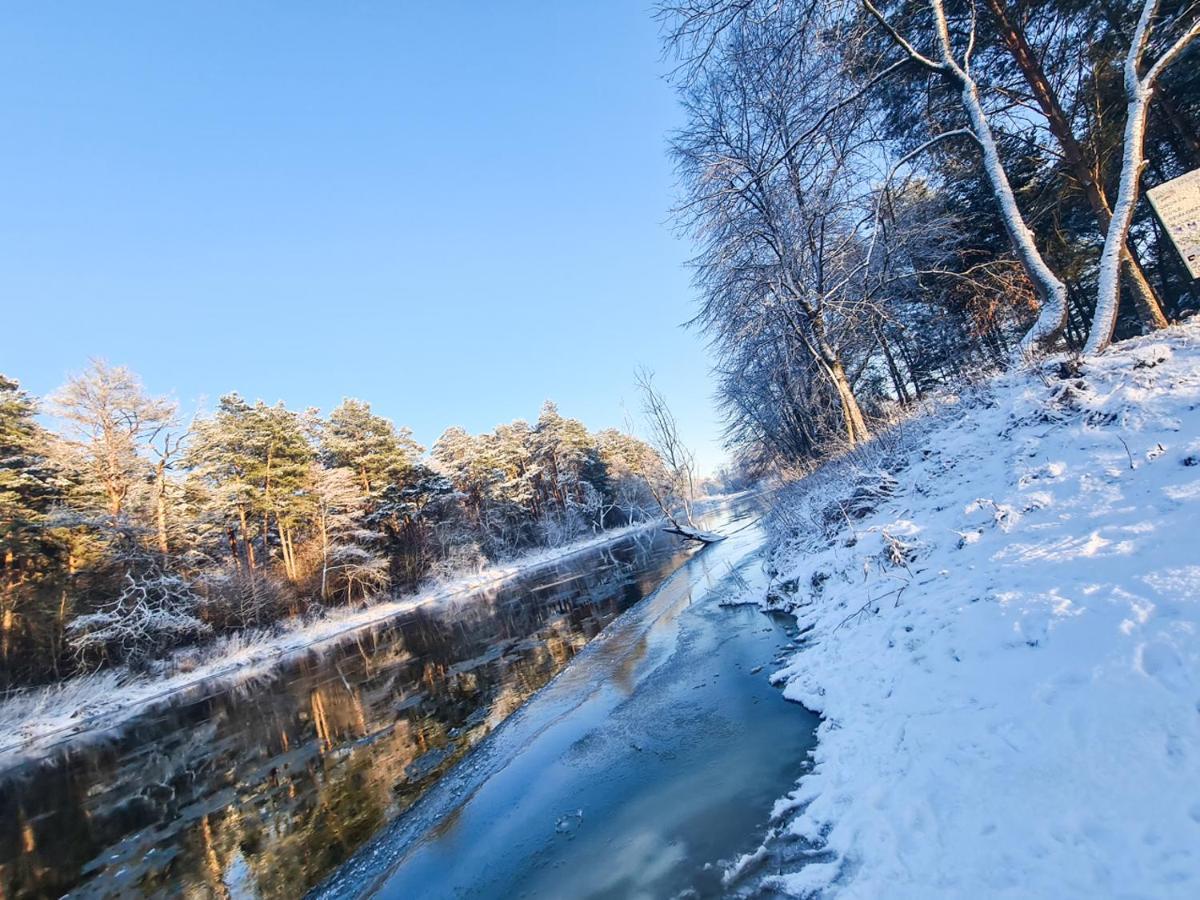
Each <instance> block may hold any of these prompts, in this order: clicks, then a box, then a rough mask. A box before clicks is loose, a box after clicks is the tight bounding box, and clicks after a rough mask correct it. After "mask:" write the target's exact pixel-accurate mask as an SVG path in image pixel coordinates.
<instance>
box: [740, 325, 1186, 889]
mask: <svg viewBox="0 0 1200 900" xmlns="http://www.w3.org/2000/svg"><path fill="white" fill-rule="evenodd" d="M775 525H776V528H777V533H778V539H777V543H776V544H775V546H774V548H773V550H772V552H771V555H770V557H769V559H770V561H769V563H768V572H769V574H770V580H771V584H770V587H769V588H768V589H767V590H766V592H765V594H764V592H763V590H762V588H761V587H760V588H758V589H757V591H756V594H757V596H758V598H759V599H760V601H761V602H763V603H764V604H767V605H773V606H776V607H784V608H787V609H789V610H791V611H793V612H794V614H795V615H796V617H797V620H798V624H799V625H800V628H801V632H802V633H803V634H804V638H805V640H804V643H803V646H802V647H801V648H800V649H799V650H798V651H796V653H795V654H794V656H792V657H791V658H790V660H788V661H787V662H786V665H785V667H784V668H783V669H782V670H781V671H779V672H778V673H776V675H775V676H774V678H775V680H777V681H778V682H779V683H782V684H783V685H784V686H785V692H786V695H787V696H788V697H789V698H791V699H794V700H797V701H799V702H801V703H803V704H804V705H805V706H807V707H809V708H811V709H813V710H815V711H818V712H820V713H821V714H822V715H823V717H824V721H823V724H822V725H821V728H820V731H819V744H818V749H817V751H816V755H815V759H814V767H813V771H812V772H811V774H809V775H807V776H806V777H805V778H804V779H802V781H801V782H800V784H799V786H798V788H797V790H796V791H795V792H793V793H792V794H791V795H790V796H789V797H788V798H786V799H784V800H781V801H780V802H779V804H778V805H777V808H776V821H777V832H778V833H777V836H776V837H775V839H774V840H773V841H772V842H771V846H772V847H773V849H774V852H775V853H777V854H780V855H783V856H785V857H787V858H789V859H790V860H791V862H790V863H789V864H787V865H785V867H784V874H771V875H768V876H765V877H766V879H767V882H768V884H769V886H771V887H774V888H775V889H777V890H782V891H784V892H786V893H788V894H792V895H796V896H806V895H822V896H838V897H913V898H918V897H919V898H928V897H963V896H988V897H991V896H1011V897H1055V898H1062V897H1102V896H1103V897H1112V896H1123V897H1197V896H1200V323H1195V324H1189V325H1186V326H1182V327H1179V328H1176V329H1173V330H1171V331H1168V332H1163V333H1160V334H1158V335H1154V336H1152V337H1149V338H1143V339H1139V340H1136V341H1131V342H1129V343H1126V344H1123V345H1121V346H1120V347H1119V348H1116V349H1114V351H1112V352H1110V353H1108V354H1106V355H1104V356H1102V357H1099V358H1096V359H1088V360H1086V361H1085V362H1084V364H1083V366H1082V369H1081V371H1080V372H1079V373H1078V374H1074V373H1073V372H1072V370H1071V367H1070V366H1067V365H1063V364H1062V361H1059V360H1055V361H1051V362H1047V363H1044V364H1042V365H1041V366H1040V367H1039V369H1038V370H1037V371H1034V372H1029V371H1026V372H1018V373H1012V374H1009V375H1005V376H1003V377H1001V378H999V379H997V380H995V381H993V382H990V383H988V384H986V385H984V386H982V387H979V388H977V389H973V390H971V391H970V392H967V393H964V394H963V395H961V396H959V397H957V398H948V399H944V400H942V401H940V402H939V403H938V407H937V408H935V409H933V410H932V411H931V412H930V413H929V414H928V415H926V416H924V417H922V418H920V419H915V420H911V421H910V422H909V423H908V424H906V425H905V426H903V427H901V428H898V429H896V431H895V432H894V433H892V434H890V435H887V436H885V437H883V438H882V439H881V440H880V441H878V442H877V444H876V445H874V446H873V447H871V448H869V449H867V450H865V451H863V452H861V453H860V454H858V455H857V456H856V457H855V458H854V459H847V460H842V461H841V462H839V463H837V464H835V465H832V466H829V467H827V468H826V470H824V471H822V472H819V473H817V475H815V476H814V477H812V478H810V479H808V480H806V481H805V482H803V483H800V484H798V485H796V486H794V487H793V488H791V489H790V490H789V492H785V494H784V495H783V497H781V500H780V503H779V509H778V511H777V515H776V522H775ZM789 839H792V840H794V841H796V842H797V843H793V844H791V845H790V849H781V848H786V847H788V840H789ZM797 846H798V847H800V848H803V849H802V851H801V852H800V853H797V851H796V848H797ZM806 854H807V855H808V856H809V857H810V858H812V859H813V860H814V861H813V862H812V863H810V864H809V865H807V866H805V865H802V864H801V859H802V858H803V856H804V855H806ZM749 862H750V861H749V860H744V861H743V865H747V864H748V863H749ZM772 868H774V867H772ZM789 869H790V870H791V871H790V873H788V870H789Z"/></svg>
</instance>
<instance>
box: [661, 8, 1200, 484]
mask: <svg viewBox="0 0 1200 900" xmlns="http://www.w3.org/2000/svg"><path fill="white" fill-rule="evenodd" d="M660 12H661V15H662V19H663V23H664V28H665V33H666V41H667V47H668V49H669V50H670V51H671V52H672V53H673V55H674V59H675V60H676V63H677V68H676V69H675V71H674V76H675V81H676V84H677V85H678V89H679V93H680V96H681V98H682V102H683V105H684V107H685V110H686V114H687V115H686V124H685V125H684V126H683V127H682V128H681V129H680V130H679V132H678V133H677V134H676V135H675V136H674V138H673V141H672V151H673V155H674V159H675V161H676V164H677V166H678V171H679V175H680V180H681V184H682V191H683V197H682V201H681V203H680V205H679V208H678V210H677V213H678V218H679V222H680V223H681V225H683V226H684V227H685V228H686V229H688V230H689V231H690V232H691V233H692V234H693V236H694V237H695V238H696V240H697V241H698V243H699V247H700V250H699V253H698V256H697V258H696V260H695V271H696V284H697V287H698V289H699V292H700V309H699V313H698V314H697V316H696V319H695V324H696V325H698V326H699V327H701V328H702V329H703V330H704V331H705V332H706V333H707V334H708V335H709V336H710V338H711V339H712V342H713V347H714V349H715V351H716V354H717V369H718V376H719V398H720V401H721V402H722V404H723V406H724V409H725V411H726V413H727V415H728V422H729V432H728V436H729V438H730V441H731V442H732V444H733V445H734V446H735V447H736V448H737V449H738V451H739V452H740V455H741V456H742V458H743V459H744V460H745V461H746V462H747V463H749V464H750V465H751V466H752V467H755V468H759V469H762V468H772V467H775V466H793V465H796V464H797V463H803V464H808V463H810V462H811V461H812V460H814V459H820V458H822V457H824V456H826V455H828V454H830V453H833V452H837V451H839V450H841V449H842V448H845V447H847V446H852V445H854V444H856V443H858V442H860V441H862V440H863V439H864V438H866V437H868V436H869V435H870V434H871V432H872V430H873V429H874V428H875V427H876V424H877V423H878V422H879V421H881V420H885V419H886V418H887V417H888V416H889V415H891V414H892V413H893V412H894V411H895V410H896V409H897V407H900V406H903V405H905V404H908V403H911V402H913V401H915V400H918V399H920V398H921V397H922V396H924V395H925V394H926V393H927V392H929V391H930V390H932V389H934V388H936V387H938V386H941V385H946V384H951V385H952V384H955V383H956V382H958V381H960V380H961V379H962V378H963V377H965V376H966V375H968V374H969V373H974V372H978V371H980V370H986V369H988V368H991V367H998V366H1002V365H1006V364H1008V363H1009V362H1011V361H1012V360H1014V359H1015V358H1021V357H1024V356H1027V355H1028V354H1029V353H1032V352H1035V351H1036V352H1040V351H1044V350H1047V349H1062V348H1070V349H1077V350H1083V349H1086V351H1087V352H1098V351H1100V350H1102V349H1103V348H1104V347H1105V345H1106V344H1107V343H1108V342H1109V341H1110V340H1111V339H1112V338H1113V336H1114V335H1115V336H1116V337H1124V336H1129V335H1134V334H1138V333H1143V332H1148V331H1153V330H1154V329H1157V328H1162V327H1164V326H1165V325H1167V324H1168V323H1169V322H1171V321H1174V320H1177V319H1178V318H1180V317H1182V316H1184V315H1186V314H1188V313H1189V312H1190V311H1193V310H1195V309H1196V308H1197V306H1198V305H1200V293H1198V292H1197V288H1196V286H1195V285H1194V284H1193V282H1192V281H1191V279H1190V278H1189V277H1188V276H1187V274H1186V272H1185V270H1184V268H1183V266H1182V264H1181V261H1180V259H1179V258H1178V255H1177V254H1176V252H1175V250H1174V249H1173V247H1172V245H1171V243H1170V241H1169V239H1168V238H1167V236H1166V235H1165V234H1164V232H1163V231H1162V229H1161V227H1160V225H1159V223H1158V222H1157V220H1156V219H1155V218H1154V216H1153V214H1152V211H1151V209H1150V208H1149V205H1148V203H1146V202H1144V201H1142V202H1139V197H1140V195H1141V191H1142V188H1146V187H1150V186H1153V185H1156V184H1159V183H1161V182H1164V181H1167V180H1169V179H1171V178H1173V177H1176V176H1178V175H1181V174H1183V173H1185V172H1187V171H1189V170H1192V169H1195V168H1197V167H1200V136H1198V135H1200V127H1198V126H1200V41H1198V40H1197V36H1198V35H1200V10H1198V9H1197V7H1196V6H1195V4H1194V3H1190V2H1184V0H1162V2H1158V0H1138V2H1136V3H1132V4H1130V3H1117V2H1110V0H1089V2H1073V0H875V2H872V0H830V2H820V3H808V2H798V0H788V2H777V0H679V2H672V0H667V2H666V3H665V4H664V6H662V7H661V9H660ZM1143 126H1144V127H1143ZM1118 300H1119V302H1118Z"/></svg>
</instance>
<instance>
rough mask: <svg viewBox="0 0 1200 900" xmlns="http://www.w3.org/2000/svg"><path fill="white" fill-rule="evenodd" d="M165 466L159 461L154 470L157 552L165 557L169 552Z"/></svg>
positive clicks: (163, 462)
mask: <svg viewBox="0 0 1200 900" xmlns="http://www.w3.org/2000/svg"><path fill="white" fill-rule="evenodd" d="M166 468H167V464H166V460H159V463H158V465H157V466H156V467H155V470H154V479H155V487H156V491H155V498H154V500H155V516H154V517H155V523H156V525H157V527H158V551H159V552H160V553H161V554H162V555H163V556H166V555H167V553H168V552H169V547H168V546H167V472H166Z"/></svg>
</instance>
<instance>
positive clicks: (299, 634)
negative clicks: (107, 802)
mask: <svg viewBox="0 0 1200 900" xmlns="http://www.w3.org/2000/svg"><path fill="white" fill-rule="evenodd" d="M660 527H662V523H661V522H659V521H656V520H655V521H648V522H642V523H638V524H634V525H630V526H627V527H625V528H614V529H610V530H608V531H605V532H602V533H601V534H598V535H596V536H594V537H589V538H583V539H581V540H577V541H573V542H571V543H569V544H564V545H562V546H558V547H548V548H544V549H540V550H534V551H531V552H529V553H525V554H523V555H521V556H518V557H515V558H514V559H512V560H509V561H507V562H505V563H500V564H497V565H493V566H488V567H487V568H485V569H482V570H479V571H476V572H471V573H465V574H462V575H458V576H456V577H453V578H450V579H446V580H442V581H439V582H437V583H435V584H432V585H430V586H429V587H428V588H427V589H425V590H423V591H420V592H418V593H414V594H410V595H406V596H401V597H398V598H396V599H392V600H386V601H382V602H379V603H374V604H372V605H370V606H366V607H356V608H349V609H328V610H324V611H323V614H322V615H321V616H320V617H319V618H316V619H309V620H299V619H297V620H290V621H285V622H283V623H280V624H279V625H278V626H276V627H275V628H272V629H263V630H247V631H244V632H239V633H235V634H231V635H228V636H226V637H223V638H220V639H218V640H216V641H213V642H212V643H210V644H206V645H204V646H202V647H200V648H197V649H196V650H185V651H182V652H181V653H179V654H177V655H176V656H175V657H173V658H172V659H171V660H169V661H167V662H166V663H164V664H163V668H164V671H163V672H162V673H159V674H157V675H153V676H148V675H135V674H133V673H130V672H129V671H128V670H126V669H123V668H117V669H109V670H104V671H100V672H97V673H95V674H92V675H83V676H79V677H75V678H71V679H68V680H67V681H65V682H62V683H60V684H57V685H51V686H47V687H43V688H36V689H32V690H28V691H24V692H21V693H19V694H15V695H13V696H11V697H8V698H6V699H5V700H4V701H3V702H0V770H2V769H4V768H6V767H8V766H11V765H14V764H16V763H19V762H22V761H25V760H28V759H30V758H34V757H40V756H44V755H46V754H48V753H50V752H51V751H53V750H55V749H56V748H58V747H61V746H63V745H65V744H67V743H69V742H74V741H78V740H81V739H84V738H86V737H87V736H88V735H89V734H99V733H101V732H103V731H107V730H109V729H112V728H114V727H116V726H119V725H121V724H122V723H123V722H125V721H127V720H129V719H130V718H132V717H133V716H136V715H138V714H140V713H142V712H143V711H145V710H146V709H147V708H149V707H152V706H156V705H159V704H162V703H167V702H172V701H175V700H178V699H181V697H183V696H186V695H189V694H191V693H192V692H195V691H199V690H211V689H218V688H223V687H227V686H229V685H230V684H232V683H238V682H242V681H248V680H251V679H254V678H256V677H260V676H264V675H267V674H269V673H270V672H271V671H272V670H273V669H274V668H275V667H276V666H278V665H279V664H280V663H281V662H282V661H283V660H285V659H286V658H288V657H290V656H293V655H295V654H297V653H301V652H308V651H312V650H318V649H321V648H328V647H331V646H333V645H335V644H336V643H338V642H339V641H342V640H344V639H347V638H348V637H349V636H350V635H352V634H353V633H354V632H356V631H359V630H360V629H362V628H366V627H369V626H371V625H375V624H378V623H380V622H383V621H386V620H387V619H390V618H392V617H394V616H396V615H399V614H401V613H404V612H408V611H410V610H412V609H415V608H416V607H418V606H422V605H425V604H431V603H442V602H445V601H447V600H449V599H451V598H453V597H455V596H458V595H461V594H464V593H468V592H471V591H476V590H480V589H482V588H486V587H495V586H498V585H500V584H502V583H504V582H505V581H508V580H510V579H512V578H514V577H516V576H517V575H523V574H528V573H531V572H534V571H536V570H538V569H540V568H543V567H546V566H549V565H552V564H554V563H558V562H562V561H564V560H566V559H568V558H569V557H572V556H575V555H577V554H580V553H585V552H587V551H589V550H595V549H597V548H599V547H602V546H606V545H608V544H612V543H615V542H616V541H619V540H622V539H624V538H626V537H629V536H631V535H633V534H637V533H640V532H644V531H648V530H651V529H654V528H660Z"/></svg>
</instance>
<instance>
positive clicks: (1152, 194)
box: [1146, 169, 1200, 278]
mask: <svg viewBox="0 0 1200 900" xmlns="http://www.w3.org/2000/svg"><path fill="white" fill-rule="evenodd" d="M1146 196H1147V197H1148V198H1149V200H1150V205H1151V206H1152V207H1153V208H1154V214H1155V215H1157V216H1158V220H1159V221H1160V222H1162V224H1163V227H1164V228H1165V229H1166V230H1167V234H1169V235H1170V236H1171V242H1172V243H1173V244H1175V249H1176V250H1178V251H1179V255H1180V256H1181V257H1182V258H1183V264H1184V265H1185V266H1186V267H1187V270H1188V274H1189V275H1191V276H1192V278H1200V169H1194V170H1193V171H1191V172H1188V173H1187V174H1186V175H1182V176H1180V177H1179V178H1175V179H1173V180H1171V181H1167V182H1164V183H1163V184H1160V185H1159V186H1158V187H1155V188H1151V189H1150V190H1148V191H1147V192H1146Z"/></svg>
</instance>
